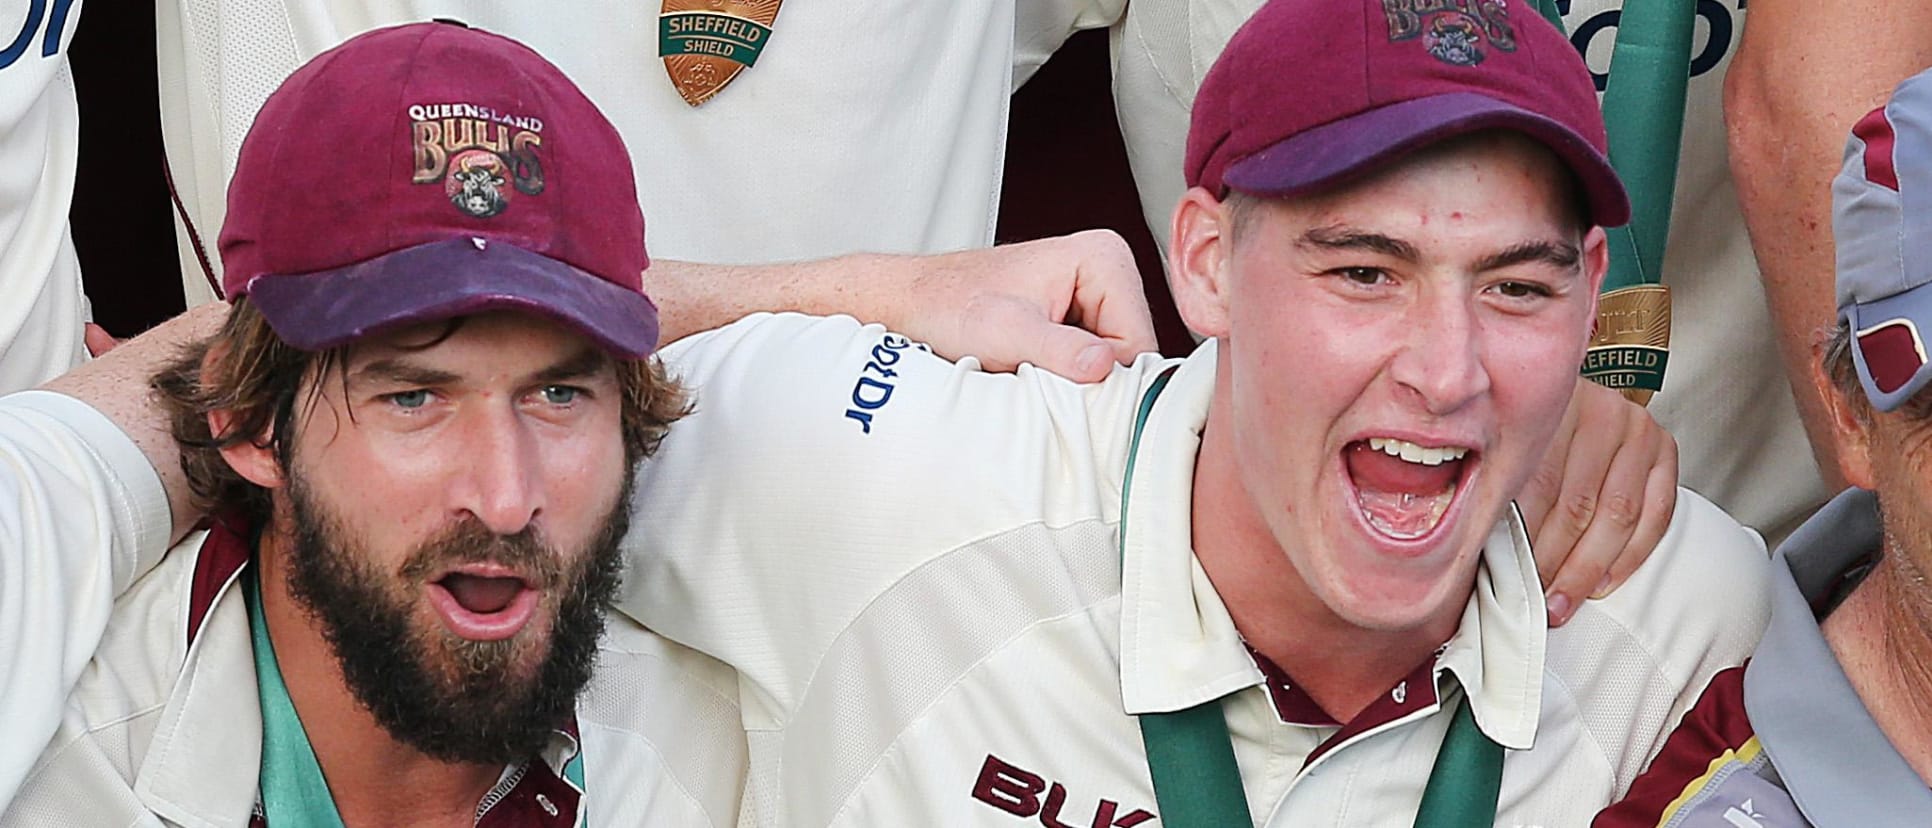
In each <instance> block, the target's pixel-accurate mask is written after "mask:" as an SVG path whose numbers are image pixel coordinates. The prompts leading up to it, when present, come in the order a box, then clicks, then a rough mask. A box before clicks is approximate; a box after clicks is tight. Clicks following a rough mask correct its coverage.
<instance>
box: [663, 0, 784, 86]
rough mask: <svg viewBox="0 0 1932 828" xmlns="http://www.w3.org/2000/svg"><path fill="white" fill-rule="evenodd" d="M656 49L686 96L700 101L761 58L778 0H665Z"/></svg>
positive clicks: (775, 15)
mask: <svg viewBox="0 0 1932 828" xmlns="http://www.w3.org/2000/svg"><path fill="white" fill-rule="evenodd" d="M663 2H664V5H663V6H662V7H661V9H662V11H660V12H658V17H657V29H658V41H657V53H658V56H659V57H661V58H663V59H664V71H665V72H666V73H668V74H670V76H671V83H672V84H673V85H675V86H676V87H677V89H678V95H680V96H682V97H683V98H684V102H685V103H688V104H690V105H692V106H697V105H699V104H702V103H704V102H705V101H708V100H710V99H711V96H713V95H716V94H718V91H719V90H721V89H724V88H725V85H726V84H728V83H731V81H732V79H734V78H736V77H738V73H739V72H743V71H744V70H746V69H748V68H750V67H751V66H752V65H753V64H755V63H757V62H758V54H759V52H761V51H763V50H764V48H765V44H767V43H769V42H771V31H772V30H771V27H772V23H773V22H775V21H776V20H777V19H778V4H779V2H780V0H663Z"/></svg>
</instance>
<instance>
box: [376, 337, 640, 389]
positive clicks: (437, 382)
mask: <svg viewBox="0 0 1932 828" xmlns="http://www.w3.org/2000/svg"><path fill="white" fill-rule="evenodd" d="M610 364H611V359H610V356H609V355H608V354H605V353H604V352H603V351H600V350H598V349H596V348H594V347H590V346H588V345H586V346H584V347H583V348H582V349H580V350H578V351H577V352H576V353H573V354H571V355H570V356H568V357H565V358H563V359H561V360H558V361H557V362H555V363H552V364H550V365H549V366H547V367H545V368H543V369H542V370H539V371H537V372H536V374H535V375H534V376H533V377H532V379H533V381H534V382H536V383H538V384H543V385H547V384H550V383H557V382H567V381H572V380H581V379H584V378H586V377H590V376H593V375H595V374H597V373H598V372H600V371H603V370H604V369H606V368H608V367H609V366H610ZM462 379H463V377H462V376H461V375H460V374H456V373H453V372H450V371H444V370H440V369H436V368H430V367H427V366H424V365H418V364H416V363H414V362H411V361H410V360H409V358H408V357H385V358H383V359H377V360H372V361H370V362H369V363H368V364H367V365H364V366H362V367H360V368H357V369H356V370H355V371H353V372H352V373H351V374H350V376H349V380H350V381H351V382H354V383H358V384H359V383H378V384H387V385H430V386H444V385H453V384H456V383H458V382H461V381H462Z"/></svg>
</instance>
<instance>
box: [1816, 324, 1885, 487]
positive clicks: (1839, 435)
mask: <svg viewBox="0 0 1932 828" xmlns="http://www.w3.org/2000/svg"><path fill="white" fill-rule="evenodd" d="M1824 353H1825V343H1824V342H1823V341H1822V340H1820V339H1815V338H1814V340H1813V341H1812V343H1811V360H1810V364H1809V365H1808V366H1807V369H1808V370H1807V371H1806V372H1805V373H1807V374H1809V375H1810V377H1811V386H1812V388H1813V389H1815V390H1816V391H1817V393H1818V398H1819V399H1821V400H1824V402H1825V412H1826V414H1827V415H1828V416H1827V419H1829V420H1830V422H1831V438H1832V444H1833V445H1834V446H1835V447H1836V448H1837V450H1838V473H1839V474H1840V475H1841V476H1843V477H1844V478H1845V482H1846V483H1848V484H1851V485H1853V486H1857V487H1858V488H1861V489H1873V488H1876V487H1877V481H1876V480H1875V479H1874V477H1873V474H1872V452H1873V447H1872V430H1873V429H1872V427H1873V425H1874V423H1873V422H1872V420H1873V419H1874V418H1875V417H1877V416H1878V412H1877V411H1876V410H1875V409H1873V408H1872V407H1871V406H1869V405H1866V400H1863V399H1859V400H1851V399H1847V398H1846V397H1845V394H1844V392H1843V391H1841V390H1840V389H1839V388H1838V384H1837V383H1835V382H1832V381H1831V377H1829V376H1826V375H1825V367H1824Z"/></svg>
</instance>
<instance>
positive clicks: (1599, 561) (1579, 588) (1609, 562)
mask: <svg viewBox="0 0 1932 828" xmlns="http://www.w3.org/2000/svg"><path fill="white" fill-rule="evenodd" d="M1625 416H1626V418H1627V422H1628V425H1627V427H1626V428H1624V429H1623V433H1622V435H1621V436H1622V438H1623V440H1622V443H1621V444H1620V445H1618V446H1617V448H1616V452H1615V455H1614V457H1613V458H1612V459H1611V461H1610V464H1609V467H1608V468H1607V470H1606V472H1605V474H1604V476H1603V478H1602V480H1601V482H1600V485H1601V490H1600V491H1599V493H1598V494H1597V496H1596V497H1595V500H1596V508H1595V509H1594V510H1593V514H1592V515H1591V519H1590V522H1589V525H1588V526H1587V527H1586V528H1585V529H1584V531H1583V533H1582V534H1581V535H1580V536H1579V537H1578V538H1577V540H1576V543H1575V546H1574V548H1573V549H1571V551H1570V554H1569V555H1568V556H1567V557H1566V558H1565V559H1564V561H1563V564H1562V567H1561V568H1560V569H1559V570H1558V571H1557V574H1556V578H1555V579H1554V580H1553V581H1552V582H1551V583H1550V585H1549V588H1548V589H1547V590H1546V595H1547V596H1548V597H1547V599H1546V600H1547V603H1548V604H1549V606H1550V608H1551V611H1550V624H1551V625H1552V626H1561V625H1562V624H1563V623H1564V622H1567V621H1569V620H1570V616H1571V615H1573V614H1574V613H1575V612H1576V609H1577V608H1578V607H1579V606H1581V605H1582V603H1583V600H1584V599H1585V598H1588V597H1591V596H1594V595H1598V594H1601V593H1604V592H1606V591H1607V588H1608V586H1609V583H1610V581H1611V572H1612V567H1613V565H1615V564H1616V563H1617V562H1618V561H1619V560H1621V559H1623V558H1626V557H1628V558H1634V559H1635V560H1636V561H1637V562H1641V561H1642V560H1643V559H1645V558H1647V557H1649V556H1650V550H1651V549H1652V548H1653V547H1654V546H1655V545H1656V540H1655V538H1652V539H1650V540H1649V541H1644V540H1642V539H1641V538H1638V537H1637V535H1638V532H1637V529H1638V526H1639V525H1641V524H1642V522H1643V519H1644V506H1645V502H1646V487H1647V485H1648V484H1647V481H1648V479H1649V477H1650V472H1651V468H1652V467H1653V466H1654V465H1655V463H1656V460H1657V457H1658V455H1659V453H1660V452H1659V445H1660V444H1661V442H1662V441H1663V439H1664V435H1663V430H1662V429H1660V428H1657V427H1656V426H1655V424H1654V423H1652V422H1651V420H1650V418H1649V417H1648V416H1644V414H1643V412H1642V411H1641V410H1637V409H1636V408H1635V406H1634V405H1632V406H1631V409H1630V410H1629V411H1627V412H1626V413H1625ZM1673 482H1674V481H1673ZM1628 568H1629V569H1635V566H1634V564H1632V565H1629V567H1628ZM1559 596H1560V597H1561V599H1562V600H1558V597H1559ZM1559 610H1560V611H1559Z"/></svg>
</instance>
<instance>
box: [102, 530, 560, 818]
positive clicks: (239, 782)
mask: <svg viewBox="0 0 1932 828" xmlns="http://www.w3.org/2000/svg"><path fill="white" fill-rule="evenodd" d="M253 546H254V543H253V533H252V531H251V530H250V529H249V528H248V527H246V526H244V525H241V524H239V523H234V522H229V521H217V522H216V523H215V524H214V525H213V527H212V528H211V529H210V530H209V532H208V534H207V536H206V539H205V540H204V541H203V542H202V543H201V544H200V545H199V548H197V549H195V550H194V551H193V552H189V550H188V549H187V548H186V547H187V544H184V545H183V547H182V548H177V549H176V550H174V551H173V552H171V553H170V554H177V555H179V554H192V555H194V556H195V562H194V564H193V567H192V570H191V571H190V572H189V573H188V578H189V589H188V592H189V593H190V596H191V598H190V601H189V606H188V607H187V608H186V609H185V611H184V612H182V613H181V614H180V615H179V617H178V618H177V619H176V620H177V622H178V626H177V633H178V634H179V635H181V636H182V637H183V638H184V639H185V640H186V641H187V642H188V647H187V656H186V658H185V661H184V664H183V666H182V669H181V672H180V675H179V676H178V677H177V678H176V680H175V686H174V689H173V691H172V692H171V693H170V694H169V697H168V700H167V702H166V704H165V706H164V707H163V711H162V715H161V721H160V723H159V724H158V725H157V726H156V728H155V732H154V737H153V741H152V742H151V743H150V745H149V748H148V752H147V756H146V758H145V760H143V762H142V765H141V768H140V769H139V771H138V772H137V774H136V777H135V793H136V795H137V796H139V797H140V798H141V801H142V804H143V805H144V806H146V807H147V808H148V810H150V811H152V812H153V813H154V814H155V815H157V816H160V817H162V818H164V819H166V820H168V821H170V822H173V823H178V824H181V825H184V826H220V825H240V824H246V823H247V821H248V819H249V814H250V813H252V812H253V810H254V808H255V805H256V799H257V796H258V794H259V793H260V789H259V784H258V783H259V781H260V776H261V770H262V756H263V746H264V736H265V728H264V725H263V716H262V703H261V691H260V685H259V683H258V673H257V670H256V666H257V663H256V658H255V652H254V646H253V641H252V638H253V635H252V631H251V629H250V623H249V609H248V606H247V601H246V600H244V598H243V596H242V594H241V593H242V591H243V589H244V585H243V583H242V575H243V573H244V571H245V570H246V567H247V564H248V563H249V561H250V560H251V559H252V557H253ZM298 724H299V723H298ZM302 747H303V748H304V749H307V747H308V745H307V739H306V736H304V737H303V739H302ZM309 761H310V762H311V763H313V762H314V758H313V754H310V760H309ZM535 761H541V763H542V764H543V765H544V767H545V768H547V769H548V771H549V772H550V774H551V775H552V776H554V777H555V780H556V782H555V784H548V785H544V786H540V787H539V790H541V791H543V792H545V793H547V795H548V799H549V800H550V801H551V802H552V803H553V804H554V805H557V806H561V807H565V808H568V809H570V810H572V811H574V812H575V814H576V818H577V819H576V822H577V824H578V825H582V824H583V823H584V815H585V813H586V812H585V810H584V809H583V808H582V807H581V803H582V801H583V800H582V797H583V794H584V767H583V764H584V760H583V756H582V749H581V740H580V739H579V737H578V732H577V725H576V722H575V721H574V720H573V721H571V722H570V723H568V724H567V725H566V726H565V727H564V728H563V729H560V730H558V731H556V732H555V733H554V734H553V735H552V737H551V739H550V742H549V744H548V745H546V746H545V748H544V750H543V751H542V753H541V754H540V756H538V757H537V758H536V760H535ZM317 772H318V773H319V769H317ZM522 775H523V769H522V768H521V767H519V766H513V767H511V768H507V769H505V771H504V774H503V782H502V783H500V784H499V788H502V789H504V790H503V791H498V792H492V794H491V795H492V796H499V795H500V794H501V793H503V792H507V790H508V789H509V788H511V787H514V783H515V782H516V781H517V779H520V778H521V777H522ZM539 804H541V803H539ZM329 806H330V809H331V810H333V807H334V803H333V802H332V801H331V802H330V803H329ZM532 807H534V806H532ZM546 810H547V809H546ZM302 824H309V823H308V822H303V823H302ZM271 828H274V824H273V823H271Z"/></svg>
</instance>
